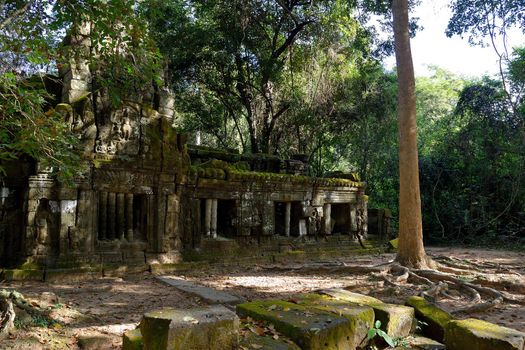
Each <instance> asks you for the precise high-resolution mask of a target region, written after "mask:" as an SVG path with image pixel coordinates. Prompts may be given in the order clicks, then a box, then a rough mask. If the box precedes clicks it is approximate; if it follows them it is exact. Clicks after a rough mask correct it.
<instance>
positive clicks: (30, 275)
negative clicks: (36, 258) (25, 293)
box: [1, 269, 44, 281]
mask: <svg viewBox="0 0 525 350" xmlns="http://www.w3.org/2000/svg"><path fill="white" fill-rule="evenodd" d="M1 277H2V279H4V280H6V281H43V280H44V270H18V269H13V270H10V269H5V270H3V271H2V276H1Z"/></svg>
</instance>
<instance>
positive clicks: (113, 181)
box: [94, 169, 155, 190]
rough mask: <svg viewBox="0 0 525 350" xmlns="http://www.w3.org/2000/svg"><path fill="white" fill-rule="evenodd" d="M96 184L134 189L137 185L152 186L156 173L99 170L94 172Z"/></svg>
mask: <svg viewBox="0 0 525 350" xmlns="http://www.w3.org/2000/svg"><path fill="white" fill-rule="evenodd" d="M94 182H95V185H98V186H100V185H103V186H109V187H120V188H126V189H128V190H129V189H132V188H135V187H137V186H150V187H153V186H154V184H155V176H154V174H150V173H148V174H144V173H134V172H130V171H120V170H99V169H96V170H95V173H94Z"/></svg>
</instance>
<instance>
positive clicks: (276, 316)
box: [237, 300, 355, 350]
mask: <svg viewBox="0 0 525 350" xmlns="http://www.w3.org/2000/svg"><path fill="white" fill-rule="evenodd" d="M237 313H238V314H239V315H240V316H244V317H248V316H249V317H251V318H253V319H255V320H260V321H268V322H271V323H272V324H273V325H274V326H275V329H276V330H278V331H279V332H281V333H283V334H284V335H286V336H287V337H289V338H290V339H292V340H293V341H294V342H295V343H297V344H298V345H299V346H300V347H301V349H304V350H318V349H319V350H320V349H323V350H336V349H338V350H353V349H355V347H352V346H351V344H350V342H349V341H348V340H349V339H351V337H352V330H351V325H350V321H349V320H348V319H347V318H345V317H342V316H338V315H336V314H332V313H329V312H325V311H322V310H318V309H315V308H308V307H305V306H302V305H298V304H294V303H289V302H286V301H281V300H264V301H253V302H250V303H244V304H239V305H237Z"/></svg>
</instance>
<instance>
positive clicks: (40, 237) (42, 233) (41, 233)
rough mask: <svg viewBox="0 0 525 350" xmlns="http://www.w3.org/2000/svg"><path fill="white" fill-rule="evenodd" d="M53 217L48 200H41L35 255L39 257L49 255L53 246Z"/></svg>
mask: <svg viewBox="0 0 525 350" xmlns="http://www.w3.org/2000/svg"><path fill="white" fill-rule="evenodd" d="M51 215H52V209H51V208H50V206H49V201H48V199H47V198H42V199H40V200H39V204H38V208H37V212H36V215H35V220H34V226H35V231H34V232H35V243H36V244H35V253H36V254H38V255H45V254H48V253H49V251H50V244H51Z"/></svg>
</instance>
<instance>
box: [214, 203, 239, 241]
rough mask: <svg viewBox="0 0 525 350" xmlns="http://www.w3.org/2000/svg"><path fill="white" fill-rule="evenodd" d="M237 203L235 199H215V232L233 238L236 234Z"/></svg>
mask: <svg viewBox="0 0 525 350" xmlns="http://www.w3.org/2000/svg"><path fill="white" fill-rule="evenodd" d="M236 218H237V205H236V202H235V200H233V199H232V200H229V199H219V200H218V201H217V234H218V235H220V236H223V237H228V238H233V237H235V235H236V232H237V229H236Z"/></svg>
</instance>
